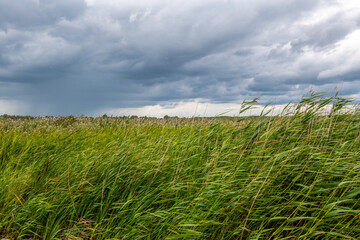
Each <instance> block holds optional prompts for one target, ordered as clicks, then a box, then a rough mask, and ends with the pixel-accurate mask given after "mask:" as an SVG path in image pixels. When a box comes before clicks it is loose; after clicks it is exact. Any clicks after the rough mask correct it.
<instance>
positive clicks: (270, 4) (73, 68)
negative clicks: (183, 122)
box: [0, 0, 360, 114]
mask: <svg viewBox="0 0 360 240" xmlns="http://www.w3.org/2000/svg"><path fill="white" fill-rule="evenodd" d="M22 3H23V4H20V2H19V1H1V2H0V26H1V28H2V29H3V30H0V83H2V84H4V83H7V84H10V83H14V84H17V85H20V86H21V87H20V88H18V89H20V90H16V91H15V88H11V90H9V91H7V92H2V97H6V98H9V97H14V98H16V99H19V100H22V101H27V102H30V103H33V104H34V105H36V106H38V107H37V108H36V110H34V114H90V113H92V112H95V111H96V110H97V109H101V108H117V107H137V106H143V105H148V104H157V103H158V102H165V101H182V100H186V99H194V98H203V99H209V100H210V101H212V102H237V101H241V100H242V99H243V98H248V99H249V98H252V97H259V96H260V97H262V99H264V101H266V100H267V99H268V100H269V99H272V98H274V96H277V98H278V99H281V101H286V99H291V98H292V96H293V94H295V93H296V94H299V93H300V91H301V90H304V89H306V87H307V86H309V85H318V86H320V87H321V86H324V85H325V84H328V83H337V82H339V81H348V82H350V81H352V82H355V81H356V80H358V76H359V74H358V72H357V71H356V70H349V71H350V72H349V71H345V72H344V73H340V75H339V76H338V75H336V77H325V78H318V75H319V74H320V72H323V71H325V70H326V69H328V68H329V67H331V66H335V64H336V61H335V60H333V61H332V62H329V61H328V60H327V59H326V58H325V57H323V59H321V60H319V61H317V60H316V57H314V56H313V55H316V54H318V55H319V56H325V55H326V54H327V53H328V52H331V51H332V50H333V49H335V48H336V47H337V45H336V44H338V43H339V42H340V41H342V40H343V39H345V37H346V36H348V35H349V34H350V33H352V32H354V31H356V30H357V29H358V28H359V27H358V23H357V21H358V19H359V18H358V17H356V16H355V15H352V16H351V17H349V16H347V12H346V10H339V11H338V12H337V13H336V14H335V15H334V16H332V17H329V18H325V20H322V21H320V22H317V23H316V24H312V25H302V24H300V23H299V21H300V20H302V19H304V18H306V17H310V16H312V14H314V13H316V11H318V9H320V8H322V7H326V5H331V4H334V2H329V1H321V0H318V1H310V0H306V1H300V2H299V1H295V0H293V1H285V0H278V1H262V0H255V1H251V2H249V1H227V3H226V2H224V1H210V2H209V1H203V0H197V1H191V2H183V1H171V2H166V3H165V2H163V1H157V0H153V1H138V2H128V1H113V3H112V4H111V1H98V2H97V3H95V5H93V6H87V5H86V4H85V2H84V1H80V0H76V1H71V0H66V1H60V0H57V1H39V2H38V3H37V1H35V0H34V1H31V0H26V1H23V2H22ZM334 6H335V5H334ZM4 9H6V10H4ZM1 28H0V29H1ZM339 56H340V55H339ZM340 79H341V80H340ZM296 85H299V87H298V88H295V86H296ZM359 91H360V88H359ZM15 92H16V94H15Z"/></svg>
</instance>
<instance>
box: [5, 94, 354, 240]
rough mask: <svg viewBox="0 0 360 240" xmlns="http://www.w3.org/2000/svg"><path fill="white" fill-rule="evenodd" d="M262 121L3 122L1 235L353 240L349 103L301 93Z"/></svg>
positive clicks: (77, 119)
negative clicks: (273, 114)
mask: <svg viewBox="0 0 360 240" xmlns="http://www.w3.org/2000/svg"><path fill="white" fill-rule="evenodd" d="M252 104H254V102H249V103H244V108H243V109H246V108H248V107H249V106H251V105H252ZM328 106H332V107H331V108H328ZM324 109H327V111H326V112H325V110H324ZM268 114H269V112H268V111H266V109H265V110H264V111H263V113H262V114H261V115H260V116H258V117H243V118H197V119H184V118H166V119H154V118H115V117H105V116H104V117H98V118H90V117H40V118H30V117H29V118H16V117H2V118H0V128H1V130H0V171H1V174H0V235H3V236H8V237H10V238H20V239H23V238H30V239H360V112H359V111H358V109H357V107H356V106H354V105H349V100H347V99H344V98H340V97H338V96H337V95H336V96H333V97H325V96H324V95H323V94H318V93H311V94H310V96H307V97H304V98H303V99H302V100H301V101H300V102H299V103H298V104H295V105H289V106H288V107H287V108H285V109H284V111H283V112H282V113H281V114H280V115H278V116H268Z"/></svg>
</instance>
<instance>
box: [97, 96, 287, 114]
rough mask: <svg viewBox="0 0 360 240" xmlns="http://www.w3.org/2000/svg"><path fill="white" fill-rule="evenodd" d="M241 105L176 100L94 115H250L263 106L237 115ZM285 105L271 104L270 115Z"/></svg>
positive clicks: (254, 107) (257, 106)
mask: <svg viewBox="0 0 360 240" xmlns="http://www.w3.org/2000/svg"><path fill="white" fill-rule="evenodd" d="M242 106H243V105H241V104H233V103H210V102H199V100H197V101H191V102H176V103H168V104H164V105H160V104H157V105H148V106H143V107H138V108H112V109H102V110H100V111H98V112H97V113H96V114H94V115H95V116H102V115H104V114H106V115H108V116H147V117H158V118H161V117H164V116H165V115H168V116H171V117H175V116H177V117H214V116H232V117H234V116H252V115H259V114H260V113H261V111H262V110H263V109H264V106H261V105H254V106H253V108H252V109H250V110H248V111H246V112H245V113H243V114H241V115H239V112H240V109H241V107H242ZM284 106H285V105H272V106H271V107H268V110H271V114H270V115H277V114H280V112H281V110H282V109H283V108H284Z"/></svg>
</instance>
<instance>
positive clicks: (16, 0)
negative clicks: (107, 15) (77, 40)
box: [0, 0, 86, 30]
mask: <svg viewBox="0 0 360 240" xmlns="http://www.w3.org/2000/svg"><path fill="white" fill-rule="evenodd" d="M85 7H86V4H85V2H84V1H83V0H2V1H0V26H1V27H2V28H4V29H7V28H8V27H9V28H12V27H16V28H20V29H24V30H30V29H31V30H36V29H39V28H41V27H45V26H49V25H52V24H54V23H56V21H58V20H59V19H61V18H65V19H74V18H75V17H77V16H79V15H81V14H82V13H83V12H84V10H85Z"/></svg>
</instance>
